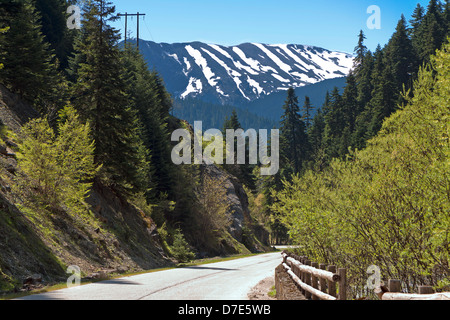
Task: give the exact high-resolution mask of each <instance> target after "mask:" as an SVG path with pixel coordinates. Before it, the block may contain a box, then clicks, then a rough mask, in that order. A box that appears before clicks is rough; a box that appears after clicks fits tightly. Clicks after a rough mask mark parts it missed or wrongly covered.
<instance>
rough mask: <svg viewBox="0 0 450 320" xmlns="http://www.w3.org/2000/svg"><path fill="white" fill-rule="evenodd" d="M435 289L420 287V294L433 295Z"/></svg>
mask: <svg viewBox="0 0 450 320" xmlns="http://www.w3.org/2000/svg"><path fill="white" fill-rule="evenodd" d="M433 293H434V290H433V287H430V286H419V294H433Z"/></svg>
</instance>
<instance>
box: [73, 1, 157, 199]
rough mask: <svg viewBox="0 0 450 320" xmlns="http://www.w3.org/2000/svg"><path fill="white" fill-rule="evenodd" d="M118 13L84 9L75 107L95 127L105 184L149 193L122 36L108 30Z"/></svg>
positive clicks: (99, 5) (105, 7)
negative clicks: (130, 98)
mask: <svg viewBox="0 0 450 320" xmlns="http://www.w3.org/2000/svg"><path fill="white" fill-rule="evenodd" d="M114 11H115V8H114V7H113V6H111V3H109V2H105V1H103V0H93V1H90V2H89V3H88V4H87V5H86V6H85V7H84V14H83V21H82V26H83V27H82V30H81V36H80V38H79V39H77V42H76V45H75V51H76V57H75V59H74V61H82V63H80V65H73V66H74V67H75V70H74V72H73V74H74V75H75V76H76V82H75V83H74V84H73V87H72V96H73V97H74V100H73V104H74V106H75V107H76V108H77V109H78V111H79V113H80V115H81V116H82V117H83V118H84V119H85V120H87V121H89V122H90V123H91V125H92V134H93V137H94V140H95V143H96V148H95V162H96V163H97V164H102V170H101V172H100V175H99V178H101V180H103V181H104V182H105V183H107V184H108V185H110V186H113V187H116V188H117V189H119V190H120V191H124V192H130V191H133V192H137V191H145V186H146V182H145V178H146V175H142V170H144V171H145V169H144V168H148V163H146V162H145V161H144V159H145V158H146V156H145V154H143V151H144V150H145V149H144V148H143V147H142V140H141V139H140V136H139V131H140V127H141V124H140V123H139V121H138V118H137V115H136V112H135V110H133V109H132V108H131V106H130V102H129V96H128V95H127V93H126V92H125V89H126V83H125V81H124V77H123V75H124V74H125V73H124V71H123V64H122V61H121V53H120V50H119V47H118V41H119V39H120V37H119V34H118V31H117V30H115V29H114V28H112V27H111V26H109V25H108V22H109V21H113V20H115V18H116V17H114V16H113V14H114Z"/></svg>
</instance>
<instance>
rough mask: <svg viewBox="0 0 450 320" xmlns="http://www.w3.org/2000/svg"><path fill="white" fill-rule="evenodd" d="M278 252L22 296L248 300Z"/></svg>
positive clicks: (276, 261) (269, 272)
mask: <svg viewBox="0 0 450 320" xmlns="http://www.w3.org/2000/svg"><path fill="white" fill-rule="evenodd" d="M280 263H281V254H280V252H276V253H268V254H262V255H257V256H253V257H248V258H242V259H236V260H230V261H224V262H217V263H212V264H204V265H199V266H192V267H185V268H176V269H170V270H164V271H158V272H152V273H148V274H141V275H136V276H130V277H124V278H120V279H114V280H106V281H102V282H96V283H92V284H87V285H82V286H79V287H73V288H68V289H62V290H57V291H52V292H48V293H43V294H38V295H31V296H26V297H23V298H21V299H22V300H248V296H247V294H248V292H249V291H250V289H251V288H253V287H254V286H256V285H257V284H258V282H259V281H261V280H263V279H265V278H267V277H270V276H272V275H273V274H274V272H275V268H276V267H277V266H278V265H279V264H280Z"/></svg>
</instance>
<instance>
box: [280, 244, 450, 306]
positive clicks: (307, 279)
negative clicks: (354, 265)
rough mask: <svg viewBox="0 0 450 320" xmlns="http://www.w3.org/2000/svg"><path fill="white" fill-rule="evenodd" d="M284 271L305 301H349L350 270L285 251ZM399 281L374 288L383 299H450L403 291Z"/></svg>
mask: <svg viewBox="0 0 450 320" xmlns="http://www.w3.org/2000/svg"><path fill="white" fill-rule="evenodd" d="M281 255H282V257H283V262H282V265H283V268H284V270H285V271H286V272H287V273H288V274H289V276H290V277H291V279H292V280H293V281H294V283H296V284H297V286H298V287H299V288H300V291H301V293H302V294H303V295H304V296H305V298H306V299H312V300H347V270H346V269H345V268H341V269H337V271H336V266H333V265H332V266H327V265H326V264H318V263H316V262H311V261H309V260H308V258H307V257H302V256H298V255H295V254H293V253H291V252H288V251H283V252H282V254H281ZM401 291H402V290H401V282H400V280H389V281H388V285H387V287H385V286H380V287H379V288H377V289H375V290H374V292H375V293H376V294H377V296H378V298H379V299H380V300H450V292H441V293H435V292H434V290H433V288H432V287H430V286H420V287H419V290H418V292H419V293H418V294H410V293H403V292H401Z"/></svg>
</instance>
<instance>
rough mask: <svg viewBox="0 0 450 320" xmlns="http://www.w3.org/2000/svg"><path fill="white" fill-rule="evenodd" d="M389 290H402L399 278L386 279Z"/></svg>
mask: <svg viewBox="0 0 450 320" xmlns="http://www.w3.org/2000/svg"><path fill="white" fill-rule="evenodd" d="M388 289H389V292H402V283H401V281H400V280H393V279H390V280H389V281H388Z"/></svg>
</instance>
